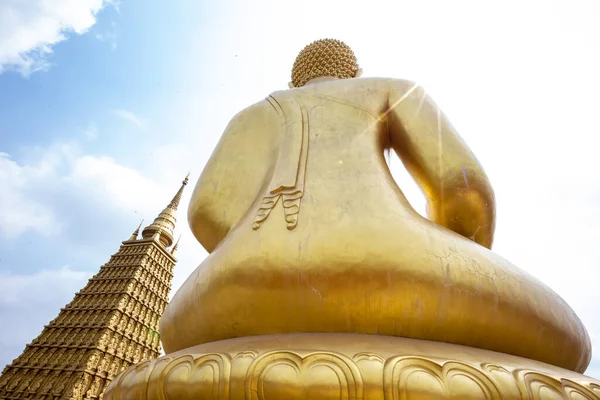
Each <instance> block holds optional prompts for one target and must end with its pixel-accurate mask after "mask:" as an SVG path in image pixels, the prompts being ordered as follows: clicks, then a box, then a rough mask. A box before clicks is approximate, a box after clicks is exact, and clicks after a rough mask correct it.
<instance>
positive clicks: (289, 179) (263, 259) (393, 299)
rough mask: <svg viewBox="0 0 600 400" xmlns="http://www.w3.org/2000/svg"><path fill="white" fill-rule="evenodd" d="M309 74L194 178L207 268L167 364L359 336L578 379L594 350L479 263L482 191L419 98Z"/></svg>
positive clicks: (545, 301)
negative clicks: (222, 346)
mask: <svg viewBox="0 0 600 400" xmlns="http://www.w3.org/2000/svg"><path fill="white" fill-rule="evenodd" d="M331 43H333V46H334V47H335V46H338V47H339V45H340V44H339V43H335V41H334V42H331ZM326 46H328V45H326ZM342 47H343V46H342ZM301 55H302V53H301ZM299 57H300V56H299ZM300 58H301V57H300ZM317 58H318V57H317ZM317 58H315V57H314V54H313V55H310V54H309V55H308V56H306V57H305V59H304V60H305V61H306V60H308V61H306V62H305V64H303V63H302V62H299V63H298V62H297V64H298V65H299V66H298V67H297V65H296V64H295V69H294V70H295V71H296V72H295V73H293V80H294V84H295V86H297V88H295V89H293V90H288V91H282V92H275V93H273V94H272V95H270V96H268V97H267V98H266V99H265V100H263V101H261V102H259V103H256V104H254V105H253V106H251V107H249V108H247V109H245V110H244V111H242V112H240V113H239V114H238V115H236V116H235V117H234V118H233V119H232V121H231V122H230V124H229V125H228V127H227V128H226V130H225V132H224V134H223V136H222V137H221V140H220V142H219V144H218V146H217V148H216V149H215V151H214V153H213V155H212V156H211V158H210V160H209V161H208V163H207V165H206V166H205V168H204V170H203V172H202V175H201V177H200V179H199V181H198V183H197V185H196V188H195V190H194V193H193V195H192V199H191V202H190V206H189V210H188V219H189V222H190V227H191V229H192V232H193V233H194V235H195V236H196V238H197V239H198V241H199V242H200V243H202V245H203V246H204V247H205V248H206V250H207V251H208V252H209V253H210V255H209V256H208V257H207V258H206V260H204V262H203V263H202V264H201V265H200V266H199V267H198V268H197V269H196V270H195V271H194V272H193V273H192V274H191V275H190V277H189V278H188V279H187V281H186V282H185V283H184V284H183V286H182V287H181V288H180V289H179V291H178V292H177V293H176V295H175V296H174V298H173V300H172V301H171V303H170V304H169V305H168V307H167V309H166V310H165V312H164V314H163V317H162V319H161V323H160V332H161V338H162V342H163V345H164V348H165V351H167V352H173V351H177V350H180V349H183V348H186V347H191V346H194V345H198V344H201V343H206V342H211V341H217V340H222V339H229V338H234V337H240V336H252V335H263V334H282V333H292V332H338V333H363V334H380V335H389V336H403V337H409V338H416V339H425V340H433V341H442V342H448V343H454V344H462V345H467V346H472V347H477V348H482V349H487V350H494V351H499V352H504V353H508V354H513V355H518V356H524V357H527V358H531V359H535V360H538V361H543V362H547V363H550V364H554V365H557V366H561V367H564V368H569V369H573V370H581V369H582V368H585V366H586V365H587V364H588V362H589V358H590V355H591V352H590V340H589V337H588V336H587V332H586V331H585V329H584V328H583V326H582V324H581V321H580V320H579V319H578V318H577V316H576V315H575V314H574V313H573V311H572V310H571V309H570V308H569V307H568V305H567V304H566V303H565V302H564V301H563V300H562V299H561V298H560V297H559V296H558V295H557V294H556V293H554V292H553V291H552V290H550V289H549V288H548V287H546V286H545V285H543V284H542V283H541V282H539V281H537V280H536V279H535V278H533V277H531V276H529V275H528V274H526V273H525V272H523V271H521V270H519V269H518V268H516V267H515V266H513V265H512V264H510V263H509V262H508V261H506V260H504V259H503V258H502V257H500V256H498V255H497V254H495V253H493V252H491V251H490V250H489V249H490V248H491V245H492V241H493V233H494V228H495V201H494V194H493V190H492V188H491V185H490V182H489V181H488V179H487V176H486V175H485V172H484V171H483V168H482V167H481V165H480V164H479V162H478V161H477V159H476V158H475V156H474V155H473V153H472V152H471V151H470V150H469V148H468V147H467V145H466V144H465V143H464V142H463V141H462V140H461V138H460V136H459V135H458V134H457V132H456V131H455V129H454V128H453V126H452V124H451V123H450V122H449V121H448V119H447V118H446V117H445V116H444V114H443V113H442V112H441V111H440V109H439V108H438V107H437V106H436V105H435V103H434V102H433V101H432V100H431V99H430V98H429V97H428V96H427V94H426V92H425V91H424V90H423V89H422V88H420V87H419V86H418V85H416V84H414V83H412V82H409V81H403V80H395V79H379V78H369V79H362V78H361V79H356V78H354V79H345V78H352V77H354V76H355V75H356V65H354V66H353V65H352V64H351V63H350V66H349V67H348V68H347V69H346V70H344V69H343V68H342V70H340V71H338V69H339V65H344V63H345V62H346V61H347V60H349V59H351V57H350V58H348V56H347V55H344V56H343V57H341V58H339V59H338V61H339V62H338V61H336V62H335V63H333V64H331V65H329V66H327V65H326V66H325V67H322V68H321V67H319V68H309V67H310V65H309V66H308V67H306V65H307V64H306V63H310V62H313V61H314V60H315V59H317ZM332 59H334V58H332V57H329V56H323V58H322V60H324V61H323V62H331V60H332ZM296 67H297V68H296ZM329 67H331V68H332V69H330V68H329ZM329 70H331V71H333V72H332V74H333V75H332V76H334V77H338V78H343V79H337V78H332V77H331V76H322V75H323V71H329ZM348 71H349V72H348ZM319 74H321V75H319ZM389 148H393V149H394V151H395V152H396V153H397V154H398V156H399V157H400V159H401V160H402V162H403V164H404V165H405V167H406V168H407V170H408V172H409V173H410V174H411V175H412V176H413V178H414V179H415V180H416V182H417V183H418V184H419V186H420V187H421V189H422V190H423V192H424V194H425V197H426V199H427V207H428V219H427V218H424V217H422V216H420V215H419V214H418V213H416V212H415V211H414V210H413V209H412V207H411V206H410V205H409V203H408V201H407V200H406V198H405V197H404V196H403V194H402V192H401V190H400V188H399V187H398V186H397V185H396V183H395V182H394V179H393V178H392V176H391V174H390V171H389V169H388V166H387V165H386V162H385V157H384V151H385V150H386V149H389Z"/></svg>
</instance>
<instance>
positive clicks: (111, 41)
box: [95, 8, 118, 50]
mask: <svg viewBox="0 0 600 400" xmlns="http://www.w3.org/2000/svg"><path fill="white" fill-rule="evenodd" d="M117 10H118V8H117ZM95 37H96V39H98V40H99V41H101V42H106V43H108V45H109V46H110V47H111V49H112V50H115V49H116V48H117V26H116V24H115V23H114V21H113V22H111V28H110V29H109V30H106V31H104V33H97V34H96V35H95Z"/></svg>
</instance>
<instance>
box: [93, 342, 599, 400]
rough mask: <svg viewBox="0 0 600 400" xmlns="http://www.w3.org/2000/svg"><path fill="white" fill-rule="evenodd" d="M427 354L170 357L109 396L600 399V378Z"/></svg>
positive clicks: (123, 380) (129, 374)
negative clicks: (576, 378) (578, 378)
mask: <svg viewBox="0 0 600 400" xmlns="http://www.w3.org/2000/svg"><path fill="white" fill-rule="evenodd" d="M581 377H582V378H583V380H582V381H578V382H576V381H574V380H570V379H560V378H557V377H556V376H552V375H550V374H546V373H542V372H539V371H534V370H525V369H517V370H512V371H511V370H510V369H509V368H504V367H503V366H500V365H496V364H472V363H466V362H461V361H455V360H437V359H434V358H427V357H410V356H408V357H407V356H397V357H390V358H387V359H386V358H384V357H382V356H380V355H377V354H374V353H358V354H355V355H354V356H353V357H348V356H346V355H343V354H340V353H336V352H312V353H302V352H296V351H271V352H266V353H263V354H260V355H259V354H257V353H255V352H241V353H237V354H233V355H230V354H226V353H209V354H203V355H184V356H180V357H176V358H170V357H163V358H160V359H158V360H155V361H151V362H145V363H142V364H139V365H138V366H135V367H132V368H130V369H128V370H126V371H125V372H123V373H122V374H121V375H120V376H118V377H117V378H116V379H115V380H114V381H113V383H112V384H111V385H110V386H109V388H108V389H107V391H106V392H105V394H104V399H105V400H125V399H140V400H142V399H144V400H145V399H161V400H167V399H173V400H175V399H178V400H179V399H181V400H183V399H215V400H217V399H218V400H228V399H240V400H241V399H244V400H281V399H285V400H300V399H311V400H329V399H340V400H359V399H360V400H368V399H378V400H414V399H419V400H421V399H457V400H458V399H461V400H469V399H473V400H474V399H478V400H479V399H511V400H512V399H523V400H525V399H528V400H529V399H540V400H547V399H577V400H584V399H589V400H600V384H598V382H597V381H594V380H593V379H590V378H587V377H584V376H583V375H581Z"/></svg>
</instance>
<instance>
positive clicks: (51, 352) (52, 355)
mask: <svg viewBox="0 0 600 400" xmlns="http://www.w3.org/2000/svg"><path fill="white" fill-rule="evenodd" d="M186 184H187V178H186V179H185V180H184V182H183V183H182V186H181V188H180V189H179V191H178V192H177V193H176V194H175V197H173V200H172V201H171V202H170V203H169V205H168V206H167V207H166V208H165V209H164V210H163V211H162V212H161V213H160V214H159V216H158V217H157V218H156V219H155V220H154V222H153V223H152V224H151V225H149V226H147V227H146V228H145V229H144V230H143V233H142V238H139V234H140V228H141V224H140V226H139V227H138V228H137V229H136V230H135V231H134V232H133V234H132V235H131V237H130V238H129V240H126V241H124V242H123V244H122V245H121V248H120V249H119V250H118V251H117V252H116V253H115V254H113V256H112V257H111V258H110V260H109V262H108V263H106V264H105V265H103V266H102V267H101V268H100V271H99V272H98V273H97V274H96V275H94V276H93V277H92V278H91V279H90V280H89V282H88V283H87V285H86V286H85V287H84V288H83V289H82V290H80V291H79V292H77V293H76V294H75V297H74V298H73V300H72V301H71V302H70V303H69V304H67V305H66V306H65V307H64V308H63V309H61V310H60V313H59V314H58V316H57V317H56V318H55V319H54V320H53V321H52V322H50V323H49V324H48V325H46V326H44V329H43V331H42V333H41V334H40V335H39V336H38V337H37V338H36V339H34V340H33V341H32V342H31V343H30V344H28V345H27V347H26V348H25V350H24V351H23V353H22V354H21V355H20V356H19V357H18V358H16V359H15V360H14V361H13V362H12V363H11V364H10V365H8V366H6V368H5V369H4V371H3V372H2V375H1V376H0V399H2V400H4V399H34V398H35V399H70V400H80V399H97V398H99V397H100V398H101V397H102V392H103V391H104V389H105V387H106V386H108V384H109V383H110V382H111V381H112V380H113V378H114V377H115V376H117V375H118V374H119V373H120V372H121V371H123V370H124V369H126V368H128V367H129V366H131V365H135V364H137V363H138V362H141V361H145V360H149V359H153V358H156V357H158V356H159V355H160V343H159V335H158V332H157V329H158V319H159V317H160V315H161V314H162V312H163V310H164V309H165V307H166V305H167V300H168V295H169V291H170V290H171V280H172V278H173V274H172V271H173V267H174V266H175V262H176V260H175V250H176V248H177V244H176V245H175V246H173V247H172V248H171V249H168V248H167V246H166V245H165V244H169V243H172V238H173V228H174V227H175V212H176V210H177V206H178V205H179V202H180V200H181V193H182V191H183V188H184V187H185V185H186Z"/></svg>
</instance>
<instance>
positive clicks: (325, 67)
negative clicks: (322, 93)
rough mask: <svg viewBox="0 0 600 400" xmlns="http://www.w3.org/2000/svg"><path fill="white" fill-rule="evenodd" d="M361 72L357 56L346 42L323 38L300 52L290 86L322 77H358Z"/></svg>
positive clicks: (293, 69)
mask: <svg viewBox="0 0 600 400" xmlns="http://www.w3.org/2000/svg"><path fill="white" fill-rule="evenodd" d="M361 73H362V71H361V70H360V69H359V68H358V62H357V60H356V56H355V55H354V52H353V51H352V49H351V48H350V47H349V46H348V45H347V44H346V43H344V42H342V41H340V40H336V39H321V40H317V41H314V42H312V43H311V44H309V45H308V46H306V47H305V48H304V49H302V51H301V52H300V53H299V54H298V56H297V57H296V61H294V66H293V67H292V81H291V82H290V84H289V86H290V88H294V87H301V86H304V85H305V84H306V83H307V82H308V81H310V80H312V79H315V78H321V77H334V78H339V79H350V78H357V77H359V76H360V75H361Z"/></svg>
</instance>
